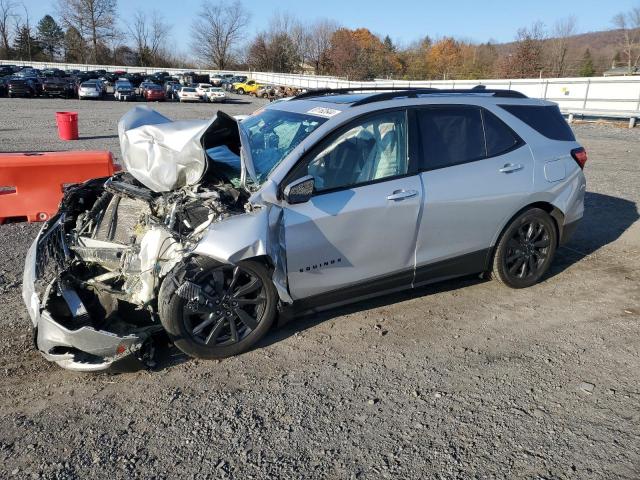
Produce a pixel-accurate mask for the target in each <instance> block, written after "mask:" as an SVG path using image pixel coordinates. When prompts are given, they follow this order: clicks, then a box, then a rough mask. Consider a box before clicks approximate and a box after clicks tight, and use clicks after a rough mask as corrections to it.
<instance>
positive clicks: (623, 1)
mask: <svg viewBox="0 0 640 480" xmlns="http://www.w3.org/2000/svg"><path fill="white" fill-rule="evenodd" d="M22 1H23V3H24V4H25V5H26V7H27V9H28V10H29V12H30V17H31V21H32V22H33V23H36V22H37V20H39V19H40V18H41V17H42V16H43V15H45V14H47V13H49V14H52V15H53V16H54V17H55V13H56V9H55V8H56V7H55V5H56V2H55V1H52V0H48V1H42V0H22ZM213 1H215V2H216V3H217V2H219V1H220V0H213ZM242 3H243V4H244V6H245V7H246V8H247V10H249V11H250V12H251V13H252V16H251V24H250V27H249V28H248V30H247V35H248V39H249V38H250V37H251V36H252V35H253V34H255V33H256V32H258V31H260V30H262V29H264V28H266V26H267V24H268V22H269V18H270V17H271V15H272V13H273V12H275V11H279V12H281V13H288V14H290V15H292V16H294V17H297V18H298V19H299V20H301V21H303V22H307V21H313V20H315V19H318V18H330V19H332V20H335V21H337V22H338V23H339V24H341V25H343V26H345V27H349V28H356V27H366V28H368V29H369V30H371V31H372V32H374V33H376V34H380V35H385V34H388V35H389V36H390V37H391V38H392V40H394V42H396V43H399V44H401V45H402V44H407V43H410V42H411V41H413V40H417V39H419V38H422V37H424V36H425V35H429V36H430V37H432V38H438V37H441V36H445V35H447V36H453V37H456V38H461V39H465V40H472V41H477V42H485V41H488V40H493V41H497V42H507V41H511V40H513V39H514V37H515V35H516V32H517V30H518V28H520V27H523V26H528V25H531V24H532V23H533V22H535V21H537V20H540V21H542V22H544V23H545V24H546V25H547V26H551V25H553V23H554V22H555V21H556V20H557V19H560V18H565V17H568V16H571V15H573V16H575V17H576V18H577V29H578V32H590V31H596V30H606V29H610V28H612V25H611V18H612V17H613V16H614V15H615V14H616V13H619V12H621V11H627V10H629V9H631V8H632V7H634V6H640V0H509V1H506V0H456V1H454V2H451V3H449V2H443V1H442V0H440V1H434V0H409V1H407V0H404V1H402V2H401V1H394V0H385V1H379V0H375V1H374V0H369V1H362V0H355V1H354V0H319V1H310V0H275V1H272V2H265V1H264V0H242ZM200 4H201V0H179V1H178V2H176V1H175V0H152V1H151V0H148V1H135V0H124V1H123V0H119V2H118V11H119V13H120V15H119V16H120V19H121V20H122V21H126V19H127V18H128V17H130V16H131V15H132V14H133V12H135V11H136V10H139V9H140V10H143V11H144V10H154V9H155V10H158V11H160V12H161V13H162V14H163V15H164V17H165V20H167V21H168V22H169V23H170V24H172V25H173V27H172V38H173V41H174V42H175V44H176V46H177V48H176V49H175V50H177V51H179V52H185V53H188V51H189V49H190V27H191V23H192V21H193V18H194V16H195V15H196V13H197V11H198V8H199V6H200Z"/></svg>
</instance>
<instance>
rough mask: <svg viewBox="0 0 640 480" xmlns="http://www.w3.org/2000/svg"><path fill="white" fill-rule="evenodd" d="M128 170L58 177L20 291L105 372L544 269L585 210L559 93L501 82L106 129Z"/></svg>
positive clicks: (517, 283)
mask: <svg viewBox="0 0 640 480" xmlns="http://www.w3.org/2000/svg"><path fill="white" fill-rule="evenodd" d="M119 135H120V143H121V148H122V156H123V163H124V166H125V168H126V173H119V174H117V175H115V176H114V177H112V178H109V179H96V180H91V181H89V182H87V183H85V184H83V185H79V186H75V187H72V188H70V189H68V190H67V192H66V193H65V195H64V198H63V200H62V203H61V205H60V211H59V213H58V214H57V216H56V217H55V218H52V219H51V220H50V221H49V222H47V223H46V224H45V225H44V227H43V229H42V231H41V232H40V234H39V236H38V238H37V239H36V241H35V242H34V243H33V246H32V247H31V249H30V251H29V253H28V257H27V260H26V266H25V277H24V280H25V281H24V292H23V296H24V300H25V302H26V304H27V307H28V310H29V312H30V315H31V318H32V320H33V324H34V326H35V328H36V329H37V335H36V342H37V346H38V349H39V350H40V351H41V352H42V353H43V355H44V356H45V357H46V358H47V359H49V360H52V361H55V362H57V363H58V364H60V365H61V366H63V367H65V368H70V369H75V370H100V369H104V368H107V367H110V366H113V365H115V364H117V363H116V362H119V361H120V360H123V359H125V358H140V359H143V360H144V359H147V360H148V359H149V358H150V357H151V355H152V351H153V345H154V339H155V338H157V337H158V336H161V335H164V334H165V333H166V334H168V337H169V338H170V340H171V341H172V342H173V343H174V344H175V345H176V346H177V347H178V348H179V349H180V350H182V351H183V352H185V353H187V354H188V355H192V356H195V357H200V358H221V357H226V356H229V355H236V354H239V353H241V352H244V351H246V350H247V349H249V348H250V347H251V346H252V345H254V344H255V343H256V342H257V341H258V340H259V339H260V338H261V337H263V336H264V335H265V334H266V333H267V332H268V331H269V329H270V328H271V327H272V325H273V323H274V320H275V319H276V317H278V318H286V317H287V316H291V315H292V314H297V313H302V312H308V311H312V310H315V309H323V308H327V307H330V306H333V305H338V304H343V303H346V302H352V301H355V300H358V299H363V298H367V297H372V296H377V295H380V294H381V293H384V292H390V291H397V290H400V289H404V288H414V287H417V286H420V285H424V284H427V283H431V282H436V281H439V280H443V279H449V278H452V277H458V276H463V275H470V274H479V273H486V274H487V275H490V276H492V277H493V278H495V279H496V280H498V281H500V282H502V283H504V284H505V285H507V286H509V287H512V288H522V287H528V286H531V285H533V284H535V283H536V282H538V281H539V280H540V279H541V278H542V277H543V276H544V275H545V273H546V272H547V270H548V269H549V266H550V264H551V262H552V261H553V257H554V253H555V251H556V248H557V247H558V245H560V244H562V243H563V242H566V241H567V239H568V238H569V236H570V235H571V233H572V232H573V231H574V229H575V228H576V225H577V224H578V221H579V220H580V219H581V217H582V214H583V208H584V207H583V199H584V193H585V178H584V175H583V172H582V169H583V167H584V165H585V162H586V160H587V155H586V152H585V150H584V149H583V148H582V147H581V146H580V145H579V144H578V143H577V142H576V140H575V137H574V135H573V133H572V131H571V129H570V128H569V126H568V125H567V123H566V122H565V121H564V119H563V118H562V116H561V114H560V111H559V110H558V107H557V105H555V104H553V103H549V102H545V101H540V100H533V99H528V98H526V97H525V96H523V95H522V94H519V93H517V92H514V91H502V90H481V89H473V90H454V91H447V90H434V89H420V90H401V91H399V90H395V91H380V90H376V91H364V90H361V91H341V90H338V91H336V90H331V91H315V92H308V93H305V94H302V95H299V96H298V97H295V98H294V99H292V100H290V101H288V102H278V103H274V104H272V105H270V106H267V107H265V108H263V109H261V110H259V111H257V112H255V113H254V114H253V115H251V116H249V117H248V118H245V119H243V120H242V121H239V120H238V119H234V118H232V117H230V116H228V115H226V114H224V113H223V112H218V114H217V115H216V117H215V118H214V119H212V120H211V121H202V122H200V121H177V122H174V121H171V120H169V119H168V118H166V117H164V116H162V115H160V114H159V113H157V112H155V111H153V110H151V109H149V108H147V107H137V108H135V109H134V110H132V111H130V112H129V113H127V114H126V115H125V116H124V117H123V119H122V120H121V121H120V124H119Z"/></svg>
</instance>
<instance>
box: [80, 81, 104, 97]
mask: <svg viewBox="0 0 640 480" xmlns="http://www.w3.org/2000/svg"><path fill="white" fill-rule="evenodd" d="M102 95H103V92H102V85H100V83H98V82H97V81H90V82H82V83H81V84H80V88H79V89H78V98H79V99H80V100H83V99H85V98H102Z"/></svg>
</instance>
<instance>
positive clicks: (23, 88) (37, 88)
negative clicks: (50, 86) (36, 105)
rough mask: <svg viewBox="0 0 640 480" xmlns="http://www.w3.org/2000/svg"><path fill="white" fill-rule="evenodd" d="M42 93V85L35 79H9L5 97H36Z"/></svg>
mask: <svg viewBox="0 0 640 480" xmlns="http://www.w3.org/2000/svg"><path fill="white" fill-rule="evenodd" d="M41 92H42V83H40V80H38V79H37V78H36V77H10V78H9V81H8V82H7V95H8V96H9V98H14V97H37V96H38V95H40V93H41Z"/></svg>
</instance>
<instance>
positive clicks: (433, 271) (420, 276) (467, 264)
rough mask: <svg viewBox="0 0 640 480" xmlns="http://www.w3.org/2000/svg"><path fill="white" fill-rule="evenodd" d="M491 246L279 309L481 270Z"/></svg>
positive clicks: (293, 310)
mask: <svg viewBox="0 0 640 480" xmlns="http://www.w3.org/2000/svg"><path fill="white" fill-rule="evenodd" d="M490 254H491V249H490V248H487V249H483V250H479V251H477V252H473V253H468V254H466V255H461V256H458V257H455V258H450V259H446V260H442V261H439V262H435V263H431V264H428V265H423V266H421V267H418V268H417V269H413V268H412V269H409V270H404V271H402V272H398V273H394V274H392V275H386V276H383V277H379V278H376V279H371V280H365V281H363V282H359V283H357V284H354V285H351V286H348V287H342V288H340V289H337V290H332V291H330V292H326V293H322V294H319V295H314V296H311V297H307V298H303V299H300V300H296V301H295V302H293V304H292V305H289V306H286V307H285V308H284V309H283V313H284V314H285V315H287V316H288V315H299V314H302V313H306V312H313V311H321V310H327V309H330V308H334V307H338V306H341V305H346V304H350V303H355V302H358V301H361V300H366V299H368V298H373V297H378V296H380V295H384V294H388V293H393V292H398V291H402V290H408V289H411V288H415V287H418V286H422V285H426V284H429V283H435V282H438V281H442V280H448V279H451V278H456V277H462V276H465V275H471V274H474V273H481V272H484V271H486V270H487V269H488V265H489V259H490Z"/></svg>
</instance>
